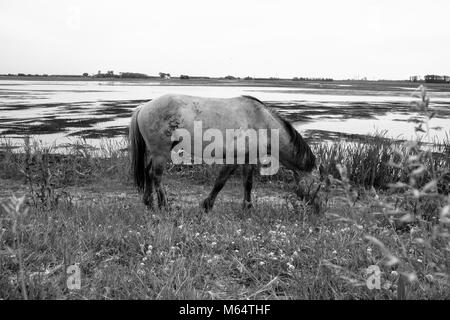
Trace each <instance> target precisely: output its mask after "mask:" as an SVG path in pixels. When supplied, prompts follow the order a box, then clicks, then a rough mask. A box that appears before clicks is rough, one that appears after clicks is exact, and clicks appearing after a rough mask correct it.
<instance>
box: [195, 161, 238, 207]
mask: <svg viewBox="0 0 450 320" xmlns="http://www.w3.org/2000/svg"><path fill="white" fill-rule="evenodd" d="M236 168H237V166H236V165H224V166H223V168H222V169H221V170H220V172H219V176H218V177H217V178H216V181H215V182H214V187H213V189H212V190H211V192H210V194H209V195H208V197H207V198H206V199H205V200H203V202H202V207H203V209H205V211H206V212H208V211H209V210H211V209H212V207H213V206H214V201H215V200H216V197H217V194H218V193H219V192H220V190H222V188H223V186H224V185H225V183H226V182H227V180H228V178H229V177H230V176H231V175H232V174H233V172H234V171H235V170H236Z"/></svg>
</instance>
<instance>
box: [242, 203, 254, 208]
mask: <svg viewBox="0 0 450 320" xmlns="http://www.w3.org/2000/svg"><path fill="white" fill-rule="evenodd" d="M252 208H253V203H251V202H248V201H244V202H242V209H244V210H250V209H252Z"/></svg>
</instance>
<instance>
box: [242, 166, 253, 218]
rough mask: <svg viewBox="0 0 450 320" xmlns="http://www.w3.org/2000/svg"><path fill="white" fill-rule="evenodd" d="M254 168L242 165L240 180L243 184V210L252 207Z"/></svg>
mask: <svg viewBox="0 0 450 320" xmlns="http://www.w3.org/2000/svg"><path fill="white" fill-rule="evenodd" d="M254 171H255V166H253V165H244V166H243V167H242V179H243V183H244V201H243V202H242V208H243V209H250V208H252V207H253V205H252V187H253V172H254Z"/></svg>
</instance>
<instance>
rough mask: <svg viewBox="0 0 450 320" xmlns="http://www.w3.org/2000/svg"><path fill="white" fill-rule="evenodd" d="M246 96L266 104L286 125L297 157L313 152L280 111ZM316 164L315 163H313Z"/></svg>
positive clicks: (285, 127) (252, 98)
mask: <svg viewBox="0 0 450 320" xmlns="http://www.w3.org/2000/svg"><path fill="white" fill-rule="evenodd" d="M243 97H244V98H247V99H251V100H253V101H256V102H258V103H260V104H261V105H263V106H264V108H265V109H266V110H267V111H269V112H270V114H271V115H272V116H273V117H274V118H275V119H277V120H278V121H279V122H280V123H281V124H282V125H283V127H284V129H285V130H286V131H287V133H288V135H289V136H290V138H291V143H292V144H293V145H294V147H295V150H296V152H295V155H294V156H295V158H296V159H298V158H299V157H300V156H301V155H303V154H304V153H305V152H307V153H311V149H310V148H309V147H308V145H307V144H306V142H305V141H304V140H303V138H302V136H301V135H300V133H299V132H298V131H297V130H295V128H294V127H293V126H292V124H291V123H290V122H289V121H287V120H286V119H284V118H283V117H282V116H281V115H280V114H279V113H277V112H276V111H274V110H272V109H271V108H269V107H268V106H267V105H266V104H265V103H264V102H262V101H261V100H259V99H257V98H255V97H252V96H247V95H243ZM309 156H310V157H311V156H313V155H312V154H310V155H309ZM313 166H314V165H313Z"/></svg>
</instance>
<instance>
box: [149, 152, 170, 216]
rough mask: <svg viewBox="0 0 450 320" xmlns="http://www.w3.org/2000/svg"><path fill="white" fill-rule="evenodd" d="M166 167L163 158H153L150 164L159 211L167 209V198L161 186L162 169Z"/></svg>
mask: <svg viewBox="0 0 450 320" xmlns="http://www.w3.org/2000/svg"><path fill="white" fill-rule="evenodd" d="M165 165H166V159H165V158H164V157H155V158H153V162H152V173H153V181H154V184H155V191H156V196H157V198H158V207H159V208H160V209H161V208H163V207H167V197H166V191H165V190H164V186H163V185H162V175H163V173H164V167H165Z"/></svg>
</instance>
